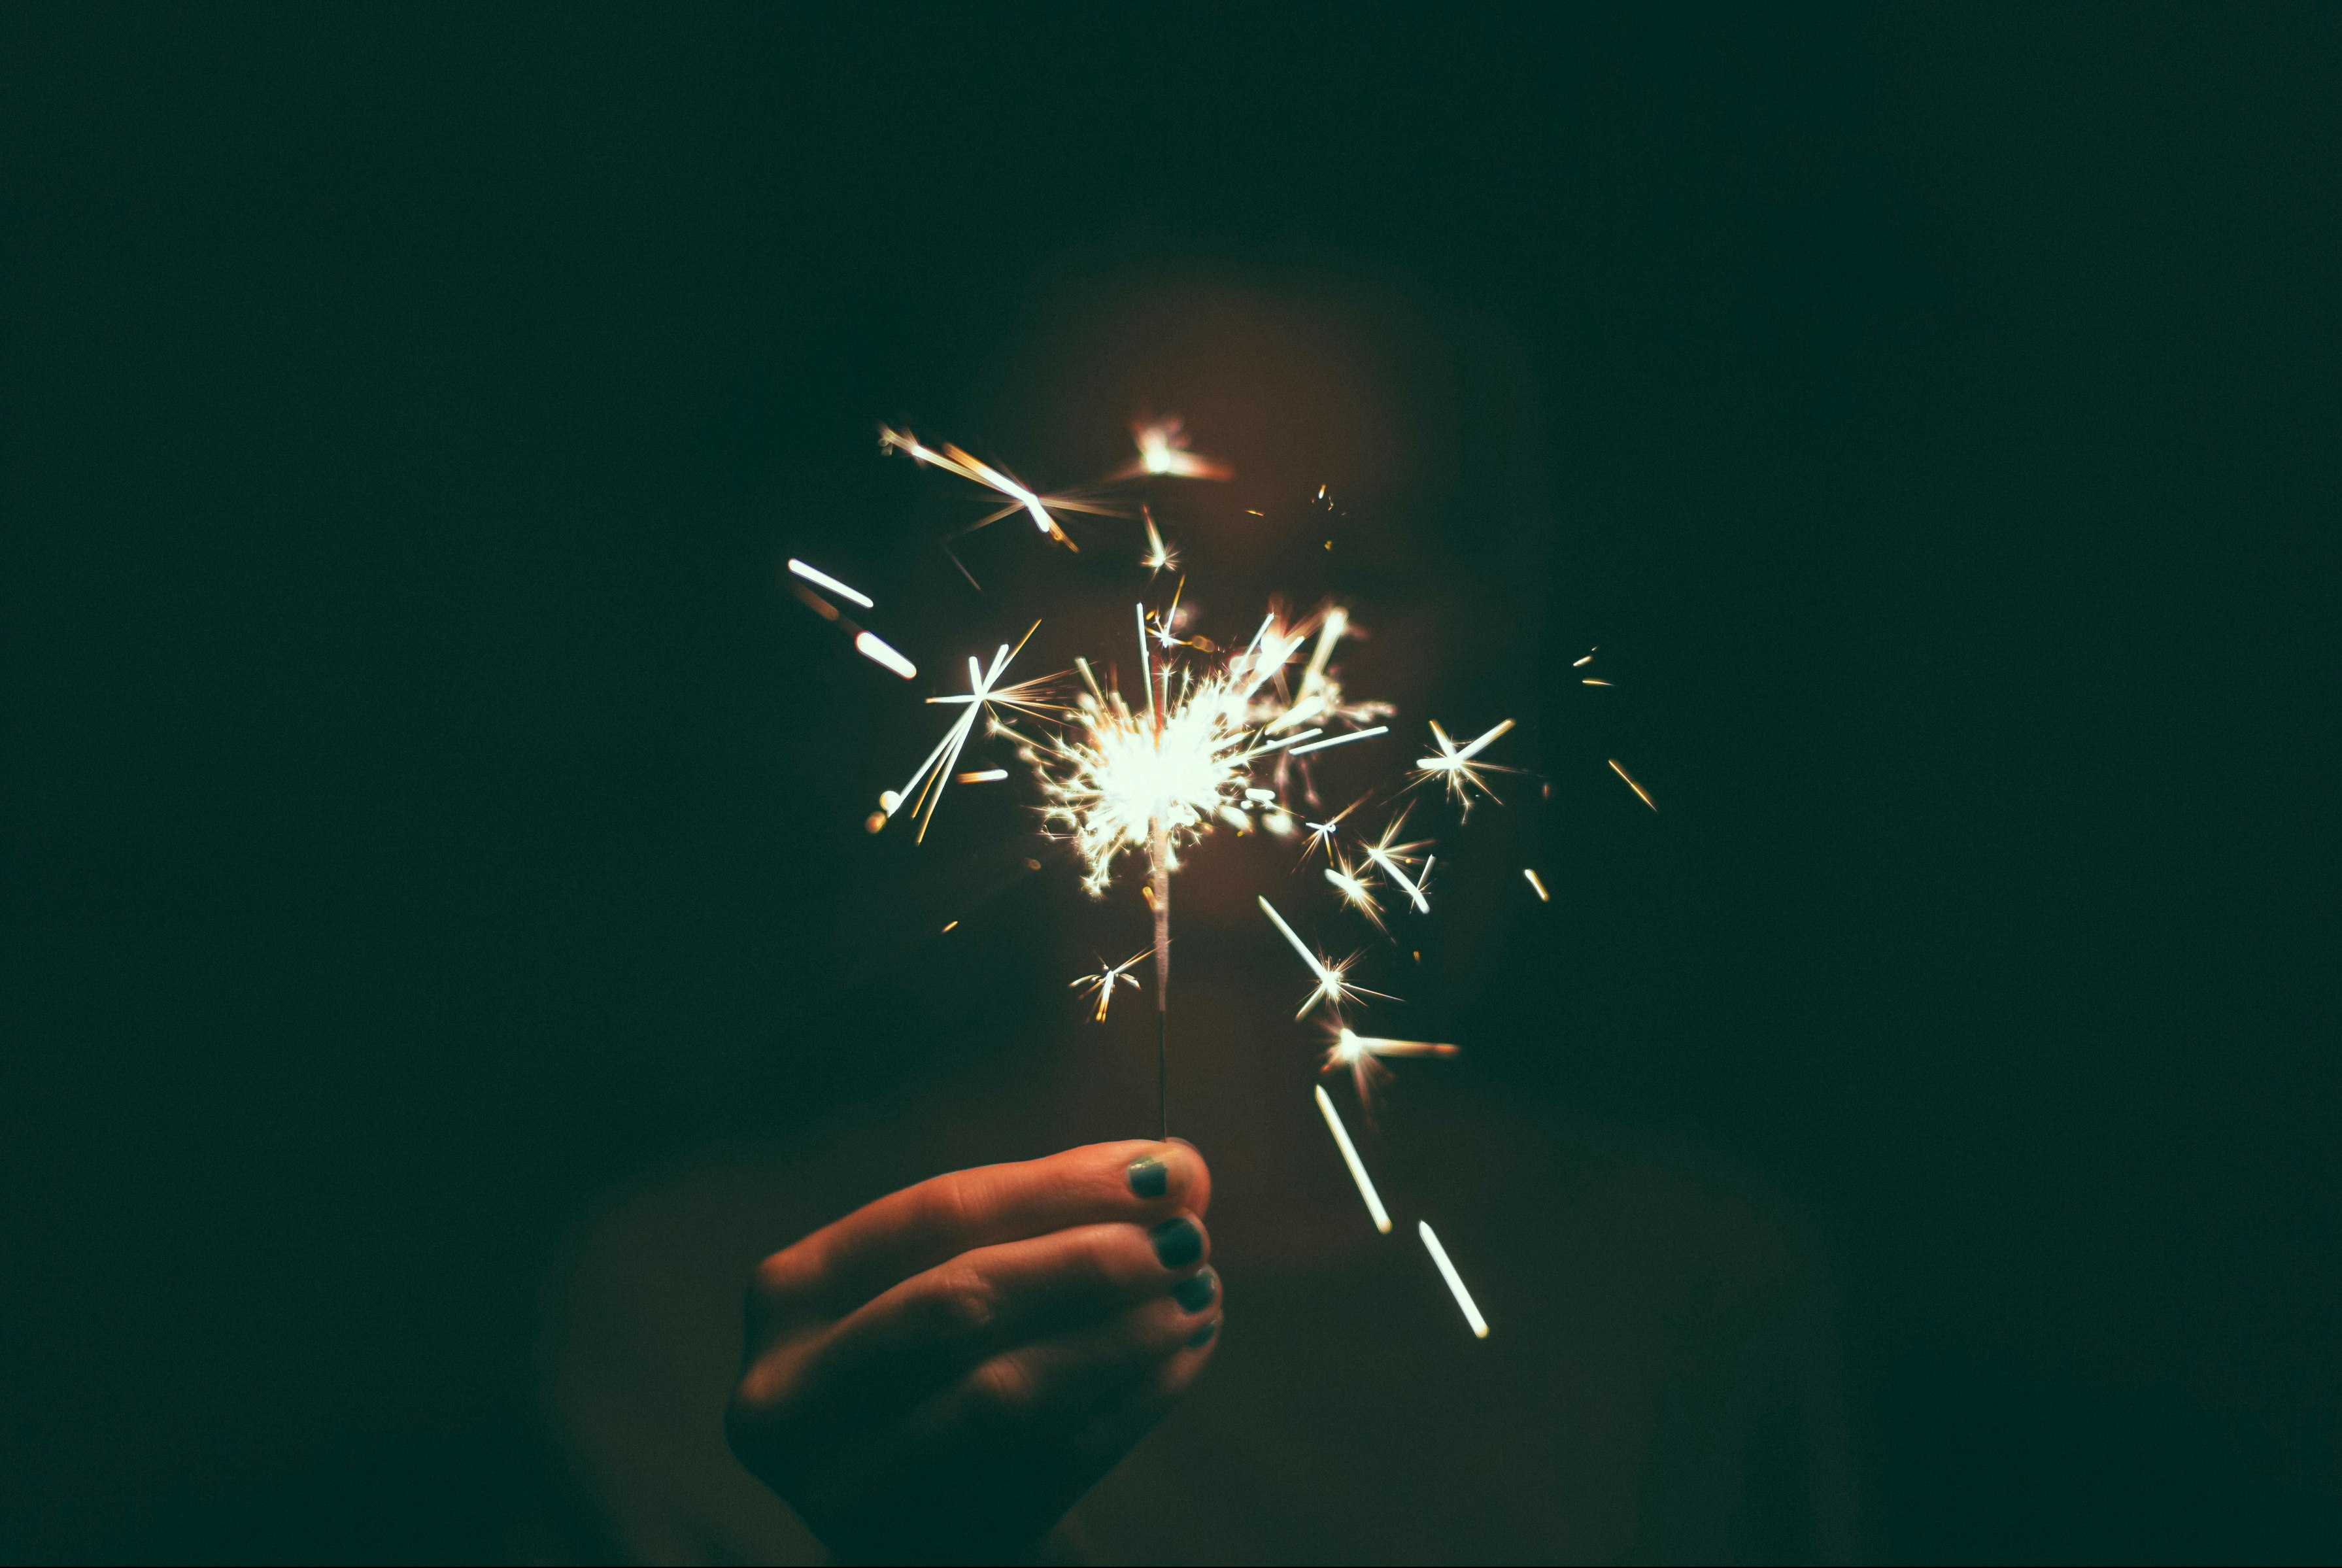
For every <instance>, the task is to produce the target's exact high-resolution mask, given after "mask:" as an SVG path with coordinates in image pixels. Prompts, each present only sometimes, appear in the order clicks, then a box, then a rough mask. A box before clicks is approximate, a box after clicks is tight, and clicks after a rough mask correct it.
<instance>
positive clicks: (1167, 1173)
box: [1130, 1154, 1171, 1198]
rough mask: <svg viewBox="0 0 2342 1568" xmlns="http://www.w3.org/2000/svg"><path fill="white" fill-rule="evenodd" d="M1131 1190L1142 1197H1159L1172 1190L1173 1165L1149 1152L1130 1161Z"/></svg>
mask: <svg viewBox="0 0 2342 1568" xmlns="http://www.w3.org/2000/svg"><path fill="white" fill-rule="evenodd" d="M1130 1190H1131V1191H1132V1192H1134V1193H1137V1194H1138V1195H1139V1196H1140V1197H1142V1198H1159V1197H1161V1196H1162V1195H1163V1194H1164V1193H1167V1192H1169V1191H1170V1190H1171V1167H1170V1166H1168V1165H1166V1164H1164V1163H1163V1162H1162V1161H1160V1160H1158V1159H1156V1157H1155V1156H1154V1155H1152V1154H1148V1155H1146V1156H1145V1157H1144V1158H1141V1159H1136V1160H1133V1161H1131V1162H1130Z"/></svg>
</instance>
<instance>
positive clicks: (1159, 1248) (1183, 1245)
mask: <svg viewBox="0 0 2342 1568" xmlns="http://www.w3.org/2000/svg"><path fill="white" fill-rule="evenodd" d="M1146 1239H1147V1240H1148V1241H1150V1242H1153V1243H1155V1256H1156V1260H1157V1261H1158V1262H1160V1263H1162V1265H1163V1266H1164V1267H1165V1268H1166V1269H1184V1268H1186V1266H1187V1265H1188V1264H1189V1263H1194V1262H1195V1261H1196V1259H1197V1258H1200V1257H1202V1256H1203V1255H1204V1233H1203V1232H1201V1231H1199V1230H1197V1229H1196V1222H1195V1221H1193V1220H1191V1219H1189V1218H1188V1217H1187V1216H1186V1215H1185V1214H1181V1215H1180V1216H1179V1217H1178V1218H1177V1219H1175V1220H1166V1221H1164V1222H1163V1223H1161V1224H1159V1225H1157V1226H1156V1227H1155V1228H1154V1229H1153V1230H1151V1231H1149V1232H1147V1233H1146Z"/></svg>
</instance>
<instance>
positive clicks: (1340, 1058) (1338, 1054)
mask: <svg viewBox="0 0 2342 1568" xmlns="http://www.w3.org/2000/svg"><path fill="white" fill-rule="evenodd" d="M1331 1027H1332V1029H1333V1034H1334V1043H1333V1044H1331V1045H1328V1046H1327V1047H1326V1064H1325V1066H1324V1067H1323V1068H1321V1069H1320V1071H1321V1072H1324V1073H1328V1074H1331V1073H1338V1072H1340V1071H1341V1070H1342V1069H1343V1068H1345V1067H1347V1068H1348V1069H1349V1070H1350V1081H1351V1083H1352V1084H1355V1085H1356V1088H1357V1091H1358V1104H1359V1105H1360V1106H1361V1107H1363V1108H1365V1109H1366V1112H1367V1114H1369V1115H1370V1116H1371V1115H1372V1114H1373V1107H1374V1090H1375V1087H1376V1085H1377V1084H1380V1083H1381V1082H1382V1081H1383V1080H1384V1079H1385V1078H1387V1077H1389V1076H1390V1069H1389V1068H1387V1067H1386V1066H1384V1065H1383V1064H1382V1060H1381V1059H1382V1058H1383V1057H1386V1056H1453V1055H1456V1054H1457V1053H1456V1047H1455V1046H1453V1045H1447V1044H1438V1043H1436V1042H1433V1041H1429V1040H1383V1039H1378V1038H1376V1036H1374V1035H1371V1034H1352V1033H1351V1032H1350V1030H1349V1029H1348V1028H1347V1027H1346V1025H1343V1024H1333V1025H1331Z"/></svg>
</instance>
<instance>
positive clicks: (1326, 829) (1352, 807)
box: [1301, 795, 1366, 861]
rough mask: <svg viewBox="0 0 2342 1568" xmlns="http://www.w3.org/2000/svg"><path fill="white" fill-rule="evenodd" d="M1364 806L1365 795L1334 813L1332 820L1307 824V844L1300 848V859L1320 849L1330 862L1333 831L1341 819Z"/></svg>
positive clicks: (1340, 823)
mask: <svg viewBox="0 0 2342 1568" xmlns="http://www.w3.org/2000/svg"><path fill="white" fill-rule="evenodd" d="M1364 804H1366V796H1365V795H1360V796H1359V797H1358V798H1357V799H1356V800H1354V801H1352V802H1351V803H1350V804H1347V805H1346V806H1344V807H1343V808H1342V809H1341V810H1340V811H1337V812H1336V813H1335V814H1334V815H1333V818H1332V820H1330V821H1327V822H1313V823H1311V824H1309V842H1308V843H1307V844H1303V845H1302V846H1301V858H1302V859H1303V860H1305V861H1306V860H1307V859H1308V858H1309V852H1310V851H1311V850H1313V849H1322V850H1324V851H1325V852H1326V859H1327V860H1329V861H1330V860H1332V859H1333V858H1334V831H1335V829H1336V828H1338V827H1340V826H1341V825H1342V819H1343V818H1344V817H1346V816H1347V815H1349V814H1351V813H1352V812H1354V811H1356V810H1357V809H1358V808H1359V807H1360V806H1362V805H1364Z"/></svg>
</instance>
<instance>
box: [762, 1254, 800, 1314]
mask: <svg viewBox="0 0 2342 1568" xmlns="http://www.w3.org/2000/svg"><path fill="white" fill-rule="evenodd" d="M798 1253H799V1250H798V1249H797V1248H796V1247H784V1248H783V1249H782V1250H781V1251H779V1252H777V1253H773V1254H772V1256H770V1257H768V1258H766V1259H765V1260H764V1261H763V1262H761V1263H758V1264H757V1265H756V1269H755V1271H754V1272H753V1273H751V1274H750V1275H749V1277H748V1292H749V1294H750V1296H751V1297H752V1298H753V1299H754V1300H755V1301H756V1302H757V1303H760V1304H762V1305H765V1306H768V1307H777V1306H784V1305H786V1304H787V1303H790V1302H792V1301H794V1300H796V1298H797V1297H798V1295H800V1294H801V1293H803V1291H804V1288H805V1273H806V1271H805V1260H804V1259H803V1258H802V1257H801V1256H799V1255H798Z"/></svg>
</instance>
